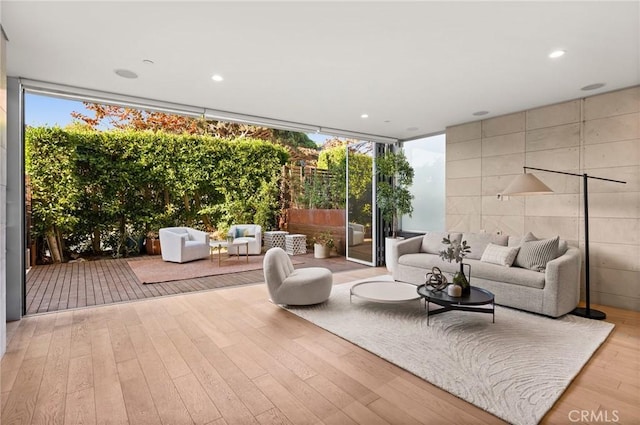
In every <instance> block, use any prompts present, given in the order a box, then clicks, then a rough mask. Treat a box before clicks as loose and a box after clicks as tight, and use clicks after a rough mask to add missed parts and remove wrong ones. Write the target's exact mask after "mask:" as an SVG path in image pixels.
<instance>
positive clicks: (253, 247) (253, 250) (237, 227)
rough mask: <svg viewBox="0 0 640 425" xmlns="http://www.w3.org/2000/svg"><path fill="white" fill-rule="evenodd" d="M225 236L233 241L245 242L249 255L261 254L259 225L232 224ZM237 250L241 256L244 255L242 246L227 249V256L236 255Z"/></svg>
mask: <svg viewBox="0 0 640 425" xmlns="http://www.w3.org/2000/svg"><path fill="white" fill-rule="evenodd" d="M227 235H228V236H231V237H233V239H234V240H235V241H240V242H247V249H248V250H249V255H260V254H262V227H261V226H260V225H258V224H234V225H233V226H231V228H230V229H229V233H228V234H227ZM238 250H240V254H241V255H244V254H245V252H244V250H245V247H244V245H232V246H229V248H228V252H229V255H237V254H238Z"/></svg>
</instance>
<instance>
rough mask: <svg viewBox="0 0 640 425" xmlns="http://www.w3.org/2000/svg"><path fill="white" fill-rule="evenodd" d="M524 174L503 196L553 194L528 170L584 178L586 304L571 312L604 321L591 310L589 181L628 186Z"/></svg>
mask: <svg viewBox="0 0 640 425" xmlns="http://www.w3.org/2000/svg"><path fill="white" fill-rule="evenodd" d="M523 168H524V174H521V175H519V176H518V177H516V178H515V179H514V180H513V181H512V182H511V184H509V186H507V188H506V189H505V190H504V191H503V192H502V195H509V196H511V195H542V194H547V193H553V190H551V189H550V188H549V186H547V185H546V184H544V183H542V182H541V181H540V180H538V178H537V177H536V176H534V175H533V174H528V173H527V170H536V171H544V172H546V173H555V174H564V175H567V176H576V177H582V179H583V180H582V181H583V184H582V186H583V191H584V257H585V261H584V264H585V275H584V277H585V293H586V294H585V295H586V302H585V307H584V308H576V309H575V310H573V311H572V312H571V314H575V315H576V316H581V317H587V318H589V319H596V320H604V319H606V318H607V315H606V314H605V313H604V312H602V311H600V310H595V309H592V308H591V291H590V288H589V197H588V190H587V187H588V182H589V179H596V180H604V181H607V182H612V183H622V184H626V183H627V182H623V181H621V180H613V179H605V178H603V177H595V176H590V175H588V174H586V173H585V174H576V173H567V172H564V171H555V170H546V169H544V168H533V167H523Z"/></svg>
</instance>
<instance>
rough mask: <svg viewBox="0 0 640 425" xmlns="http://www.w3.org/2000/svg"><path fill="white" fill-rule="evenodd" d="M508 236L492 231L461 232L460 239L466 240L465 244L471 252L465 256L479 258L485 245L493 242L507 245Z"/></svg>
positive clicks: (473, 258)
mask: <svg viewBox="0 0 640 425" xmlns="http://www.w3.org/2000/svg"><path fill="white" fill-rule="evenodd" d="M508 239H509V237H508V236H505V235H494V234H493V233H463V234H462V240H463V241H467V245H469V246H470V247H471V252H469V253H468V254H467V256H466V257H465V258H469V259H472V260H479V259H480V258H482V253H483V252H484V250H485V248H486V247H487V245H489V244H490V243H494V244H496V245H501V246H507V241H508Z"/></svg>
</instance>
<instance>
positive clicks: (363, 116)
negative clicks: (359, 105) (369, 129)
mask: <svg viewBox="0 0 640 425" xmlns="http://www.w3.org/2000/svg"><path fill="white" fill-rule="evenodd" d="M360 118H369V115H368V114H362V115H360Z"/></svg>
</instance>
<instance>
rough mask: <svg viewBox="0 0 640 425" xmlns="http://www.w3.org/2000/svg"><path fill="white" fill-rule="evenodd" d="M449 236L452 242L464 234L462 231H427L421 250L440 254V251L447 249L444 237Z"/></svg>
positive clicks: (458, 239)
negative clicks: (443, 240)
mask: <svg viewBox="0 0 640 425" xmlns="http://www.w3.org/2000/svg"><path fill="white" fill-rule="evenodd" d="M447 236H448V237H449V238H450V240H451V242H453V241H458V242H460V238H461V237H462V234H460V233H448V232H427V233H425V235H424V236H423V237H422V246H421V247H420V252H426V253H427V254H436V255H437V254H440V251H443V250H445V249H446V247H447V246H446V245H444V244H443V243H442V239H444V238H446V237H447Z"/></svg>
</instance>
